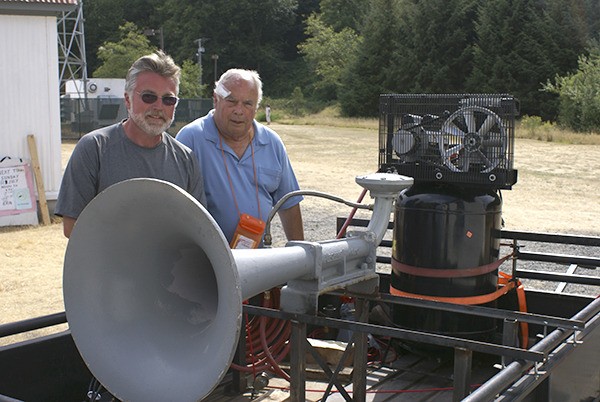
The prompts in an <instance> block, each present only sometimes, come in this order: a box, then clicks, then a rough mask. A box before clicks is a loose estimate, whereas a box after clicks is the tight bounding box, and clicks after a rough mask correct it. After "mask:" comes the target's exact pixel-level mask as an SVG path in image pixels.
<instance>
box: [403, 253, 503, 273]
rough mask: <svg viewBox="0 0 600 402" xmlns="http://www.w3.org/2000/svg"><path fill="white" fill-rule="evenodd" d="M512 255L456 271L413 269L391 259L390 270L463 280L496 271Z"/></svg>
mask: <svg viewBox="0 0 600 402" xmlns="http://www.w3.org/2000/svg"><path fill="white" fill-rule="evenodd" d="M512 256H513V254H508V255H505V256H504V257H502V258H500V259H499V260H497V261H494V262H492V263H489V264H486V265H482V266H480V267H475V268H457V269H437V268H422V267H414V266H411V265H406V264H403V263H401V262H400V261H398V260H396V259H392V270H393V271H394V272H401V273H403V274H409V275H414V276H424V277H427V278H464V277H468V276H477V275H484V274H487V273H490V272H493V271H495V270H497V269H498V267H499V266H500V265H502V263H503V262H504V261H506V260H508V259H509V258H511V257H512Z"/></svg>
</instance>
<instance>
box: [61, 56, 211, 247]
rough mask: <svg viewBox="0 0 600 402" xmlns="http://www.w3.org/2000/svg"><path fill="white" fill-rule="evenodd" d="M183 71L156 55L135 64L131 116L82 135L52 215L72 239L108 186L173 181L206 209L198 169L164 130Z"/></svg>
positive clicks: (128, 92)
mask: <svg viewBox="0 0 600 402" xmlns="http://www.w3.org/2000/svg"><path fill="white" fill-rule="evenodd" d="M180 73H181V69H180V68H179V66H177V65H176V64H175V63H174V61H173V59H172V58H171V57H170V56H168V55H166V54H165V53H163V52H162V51H158V52H156V53H153V54H150V55H146V56H142V57H140V58H139V59H138V60H136V61H135V62H134V63H133V65H132V66H131V68H130V69H129V71H128V72H127V76H126V79H125V94H124V96H125V105H126V107H127V112H128V115H129V117H128V118H127V119H125V120H123V121H122V122H120V123H117V124H114V125H112V126H108V127H103V128H100V129H98V130H95V131H92V132H91V133H88V134H86V135H84V136H83V137H81V139H80V140H79V142H78V143H77V145H76V146H75V149H74V150H73V154H72V155H71V158H70V159H69V163H68V165H67V168H66V170H65V173H64V176H63V179H62V184H61V187H60V191H59V194H58V200H57V203H56V208H55V214H56V215H58V216H62V217H63V232H64V234H65V236H66V237H69V236H70V235H71V231H72V230H73V227H74V225H75V222H76V220H77V217H78V216H79V214H80V213H81V211H83V209H84V208H85V206H86V205H87V204H88V203H89V202H90V201H91V200H92V199H93V198H94V197H95V196H96V195H97V194H99V193H100V192H101V191H103V190H104V189H106V188H107V187H109V186H111V185H112V184H115V183H118V182H121V181H124V180H128V179H133V178H139V177H148V178H155V179H160V180H165V181H168V182H171V183H173V184H175V185H177V186H179V187H181V188H182V189H183V190H185V191H187V192H188V193H189V194H191V195H192V196H193V197H194V198H196V199H197V200H198V201H199V202H201V203H202V204H204V205H206V198H205V195H204V181H203V178H202V174H201V171H200V165H199V163H198V160H197V159H196V157H195V156H194V155H193V154H192V151H191V150H190V149H189V148H188V147H186V146H185V145H183V144H181V143H179V142H178V141H176V140H175V139H174V138H173V137H172V136H171V135H170V134H169V133H167V132H166V130H167V129H168V128H169V127H170V126H171V123H172V122H173V117H174V116H175V108H176V106H177V102H178V98H177V94H178V92H179V77H180Z"/></svg>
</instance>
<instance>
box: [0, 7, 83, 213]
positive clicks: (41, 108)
mask: <svg viewBox="0 0 600 402" xmlns="http://www.w3.org/2000/svg"><path fill="white" fill-rule="evenodd" d="M77 3H78V2H77V0H0V38H2V40H1V41H0V54H1V55H2V56H1V57H0V88H2V93H3V96H1V97H0V110H2V129H1V130H0V159H2V158H5V157H9V158H14V159H18V158H23V159H25V160H30V158H31V156H30V152H29V148H28V144H27V136H28V135H29V134H33V135H34V136H35V139H36V144H37V153H38V156H39V161H40V169H41V173H42V177H43V184H44V189H45V193H46V199H47V200H48V202H49V204H50V205H53V202H52V201H53V200H56V198H57V196H58V190H59V187H60V182H61V178H62V170H61V131H60V130H61V127H60V102H59V97H60V91H59V63H58V38H57V17H58V16H59V15H60V14H61V12H63V11H69V10H72V9H74V8H76V6H77ZM50 213H52V210H51V211H50Z"/></svg>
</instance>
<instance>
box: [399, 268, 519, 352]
mask: <svg viewBox="0 0 600 402" xmlns="http://www.w3.org/2000/svg"><path fill="white" fill-rule="evenodd" d="M498 285H502V287H499V288H498V289H497V290H496V291H495V292H492V293H488V294H485V295H479V296H467V297H441V296H427V295H418V294H415V293H409V292H404V291H402V290H399V289H396V288H394V287H393V286H391V285H390V294H392V295H395V296H403V297H410V298H412V299H423V300H430V301H440V302H446V303H454V304H462V305H474V304H485V303H489V302H491V301H494V300H496V299H498V298H499V297H500V296H503V295H505V294H506V293H508V292H509V291H511V290H512V289H514V288H516V289H517V300H518V304H519V311H520V312H522V313H526V312H527V301H526V298H525V288H524V287H523V285H522V284H521V282H520V281H519V280H518V279H517V280H513V279H512V276H511V275H508V274H506V273H504V272H500V271H499V272H498ZM519 326H520V328H521V347H522V348H524V349H527V346H528V343H529V342H528V340H529V325H528V323H526V322H520V323H519Z"/></svg>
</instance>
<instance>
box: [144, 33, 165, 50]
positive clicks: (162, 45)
mask: <svg viewBox="0 0 600 402" xmlns="http://www.w3.org/2000/svg"><path fill="white" fill-rule="evenodd" d="M157 34H158V35H159V36H158V37H159V40H160V50H163V51H164V50H165V37H164V35H163V28H162V27H160V28H158V29H146V30H144V35H146V36H156V35H157Z"/></svg>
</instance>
